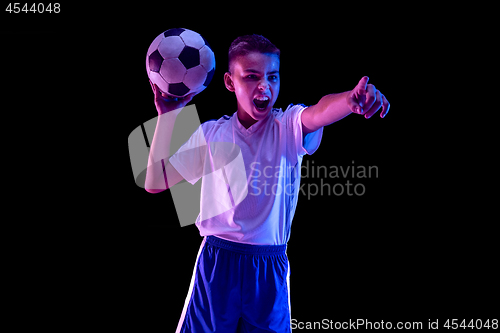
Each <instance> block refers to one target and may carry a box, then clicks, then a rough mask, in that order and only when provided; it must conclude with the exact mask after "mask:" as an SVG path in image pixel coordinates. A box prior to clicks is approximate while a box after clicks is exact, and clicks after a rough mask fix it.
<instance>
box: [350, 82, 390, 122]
mask: <svg viewBox="0 0 500 333" xmlns="http://www.w3.org/2000/svg"><path fill="white" fill-rule="evenodd" d="M368 80H369V78H368V76H363V77H362V78H361V80H360V81H359V83H358V84H357V85H356V87H355V88H354V89H353V90H352V91H351V92H350V93H349V94H348V95H347V96H346V99H347V105H348V106H349V108H350V109H351V111H352V112H354V113H357V114H362V115H364V116H365V118H366V119H368V118H370V117H371V116H373V115H374V114H375V113H376V112H377V111H378V110H379V109H380V107H382V111H381V112H380V117H382V118H384V117H385V116H386V115H387V112H389V107H390V104H389V101H388V100H387V98H385V96H384V95H382V93H381V92H380V91H379V90H377V89H375V86H374V85H373V84H368Z"/></svg>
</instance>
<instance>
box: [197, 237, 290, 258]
mask: <svg viewBox="0 0 500 333" xmlns="http://www.w3.org/2000/svg"><path fill="white" fill-rule="evenodd" d="M206 243H208V244H210V245H212V246H216V247H219V248H221V249H226V250H229V251H232V252H237V253H241V254H254V255H255V254H256V255H279V254H286V244H283V245H253V244H244V243H236V242H231V241H228V240H225V239H222V238H218V237H215V236H206Z"/></svg>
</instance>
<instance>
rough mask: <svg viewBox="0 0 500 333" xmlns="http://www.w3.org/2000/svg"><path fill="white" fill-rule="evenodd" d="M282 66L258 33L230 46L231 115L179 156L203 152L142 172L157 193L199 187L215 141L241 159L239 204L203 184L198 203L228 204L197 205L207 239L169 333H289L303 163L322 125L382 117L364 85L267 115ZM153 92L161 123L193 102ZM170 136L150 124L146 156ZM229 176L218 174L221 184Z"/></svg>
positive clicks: (225, 190) (380, 102)
mask: <svg viewBox="0 0 500 333" xmlns="http://www.w3.org/2000/svg"><path fill="white" fill-rule="evenodd" d="M279 67H280V51H279V49H278V48H276V46H274V45H273V44H272V43H271V42H270V41H269V40H267V39H266V38H264V37H262V36H259V35H249V36H242V37H239V38H237V39H236V40H235V41H234V42H233V43H232V44H231V46H230V48H229V71H228V72H227V73H225V75H224V83H225V85H226V88H227V89H228V90H229V91H231V92H234V93H235V95H236V101H237V111H236V112H235V113H234V114H233V115H232V116H224V117H222V118H220V119H219V120H217V121H209V122H206V123H203V124H202V125H201V126H200V129H199V131H197V132H195V134H193V135H192V137H191V139H190V140H188V142H186V144H185V145H184V146H183V147H181V149H179V152H180V151H186V150H188V149H192V148H193V147H200V146H203V147H205V148H204V149H199V150H195V151H196V153H191V154H182V153H176V154H174V155H173V156H172V157H171V158H170V159H169V160H166V159H165V160H162V164H161V165H160V164H159V163H156V164H155V163H151V169H148V173H147V177H146V189H147V191H148V192H151V193H156V192H159V191H162V190H164V189H166V188H169V187H171V186H173V185H175V184H176V183H177V182H179V181H181V180H183V179H186V180H187V181H189V182H190V183H194V182H196V181H197V180H198V179H199V178H201V177H202V176H203V175H206V174H207V171H206V170H205V169H204V168H205V167H206V165H208V168H210V166H211V167H212V171H213V165H214V163H215V164H217V162H214V156H219V155H218V154H219V152H217V151H216V150H217V149H216V148H213V147H214V146H211V144H212V143H221V142H223V143H231V144H233V145H234V146H232V148H230V149H235V148H234V147H237V148H236V150H237V153H238V154H240V153H241V155H242V157H243V164H244V169H245V170H244V171H245V172H244V173H243V174H244V175H246V177H245V178H244V183H245V187H246V188H245V193H246V196H245V197H244V198H243V199H241V198H240V199H238V200H236V199H235V197H236V196H237V195H238V194H237V193H236V192H235V191H234V188H232V187H230V186H227V187H224V186H222V187H221V186H208V185H207V186H205V184H204V183H202V201H203V200H204V198H208V197H210V198H211V199H213V198H219V197H221V196H223V195H225V196H227V195H229V197H230V198H231V202H232V203H233V205H231V207H229V208H228V209H227V210H226V211H225V212H223V213H220V214H218V215H214V214H211V215H210V214H208V215H207V214H206V213H204V206H205V207H207V208H206V209H209V208H208V206H209V205H204V204H203V202H202V205H201V212H200V217H198V219H197V221H196V226H197V227H198V229H199V230H200V234H201V236H203V237H204V238H203V241H202V244H201V247H200V250H199V252H198V257H197V260H196V265H195V269H194V272H193V278H192V280H191V285H190V287H189V292H188V295H187V298H186V303H185V305H184V309H183V311H182V315H181V318H180V321H179V324H178V327H177V331H176V332H196V333H201V332H204V333H205V332H280V333H281V332H291V317H290V295H289V276H290V269H289V264H288V258H287V256H286V246H287V245H286V244H287V242H288V239H289V237H290V228H291V223H292V219H293V216H294V213H295V208H296V204H297V199H298V191H299V188H300V178H301V177H300V166H301V163H302V157H303V156H304V155H305V154H312V153H314V152H315V151H316V149H317V148H318V147H319V144H320V141H321V137H322V133H323V127H324V126H326V125H329V124H331V123H334V122H336V121H338V120H340V119H342V118H344V117H345V116H347V115H348V114H350V113H357V114H363V115H365V117H366V118H370V117H371V116H372V115H373V114H375V113H376V112H377V111H378V110H379V109H380V108H381V107H382V111H381V117H384V116H385V115H386V114H387V112H388V110H389V103H388V101H387V99H386V98H385V97H384V96H383V95H382V94H381V93H380V92H379V91H377V90H376V89H375V87H374V86H373V85H371V84H368V78H367V77H363V78H362V79H361V80H360V81H359V83H358V85H357V86H356V87H355V88H354V89H353V90H352V91H349V92H344V93H340V94H331V95H326V96H324V97H323V98H321V100H320V101H319V102H318V103H317V104H316V105H313V106H309V107H304V106H302V105H290V106H288V108H287V109H286V110H285V111H282V110H281V109H274V108H273V106H274V102H275V101H276V99H277V97H278V93H279V89H280V74H279ZM153 91H154V93H155V104H156V108H157V110H158V113H159V114H160V115H164V114H166V113H168V112H171V111H173V110H176V109H177V110H178V109H179V108H182V107H184V106H185V105H186V104H187V103H188V102H189V101H191V99H192V98H193V96H194V95H193V94H192V95H188V96H187V97H186V98H184V99H171V98H168V96H166V95H165V94H163V93H162V92H160V91H159V89H158V87H157V86H156V85H153ZM175 112H177V113H178V112H179V111H175ZM172 119H175V117H174V118H172ZM159 123H160V121H158V124H159ZM171 126H173V125H172V124H171ZM167 127H168V126H167ZM167 132H168V130H165V129H162V128H161V127H160V126H159V125H157V129H156V132H155V136H154V139H153V144H152V145H151V152H150V158H151V155H153V154H155V152H158V151H159V150H163V151H162V154H163V156H169V154H168V153H165V150H166V149H167V148H166V147H168V144H165V142H167V143H168V142H169V140H170V138H169V135H170V134H168V133H167ZM200 137H201V139H200ZM205 141H206V142H205ZM200 142H203V143H205V144H203V143H201V144H200ZM210 150H211V151H210ZM208 151H210V152H208ZM226 155H227V154H226ZM208 160H210V161H208ZM207 161H208V162H207ZM219 164H220V163H219ZM154 165H156V167H155V166H154ZM203 165H205V166H203ZM154 168H156V169H154ZM217 168H220V166H219V167H217ZM231 177H232V176H231V175H226V174H224V179H225V181H226V184H228V180H227V179H228V178H231ZM204 181H205V178H204ZM158 184H160V185H158ZM222 184H223V183H222ZM212 185H213V184H212ZM206 200H208V199H206ZM204 214H205V215H204Z"/></svg>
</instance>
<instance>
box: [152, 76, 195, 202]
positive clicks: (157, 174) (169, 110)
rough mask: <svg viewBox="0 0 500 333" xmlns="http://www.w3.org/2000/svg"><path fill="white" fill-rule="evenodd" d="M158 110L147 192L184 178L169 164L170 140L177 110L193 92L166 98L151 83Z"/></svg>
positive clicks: (162, 188) (160, 188) (158, 189)
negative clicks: (179, 96) (176, 97)
mask: <svg viewBox="0 0 500 333" xmlns="http://www.w3.org/2000/svg"><path fill="white" fill-rule="evenodd" d="M151 87H152V88H153V92H154V94H155V105H156V109H157V111H158V121H157V123H156V129H155V134H154V137H153V142H152V143H151V148H150V150H149V160H148V169H147V172H146V182H145V184H144V187H145V189H146V191H148V192H149V193H158V192H162V191H164V190H166V189H167V188H170V187H172V186H174V185H175V184H177V183H178V182H180V181H181V180H183V179H184V178H183V177H182V176H181V174H179V172H177V170H176V169H175V168H174V167H173V166H172V165H171V164H170V162H169V161H168V158H169V157H170V142H171V139H172V131H173V128H174V124H175V119H176V117H177V115H178V114H179V112H180V111H181V110H182V108H183V107H184V106H186V104H187V103H189V102H190V101H191V99H192V98H193V97H194V95H195V94H194V93H192V94H189V95H187V96H186V97H184V98H183V99H179V100H167V99H165V96H162V93H161V91H160V89H159V88H158V86H157V85H153V84H151Z"/></svg>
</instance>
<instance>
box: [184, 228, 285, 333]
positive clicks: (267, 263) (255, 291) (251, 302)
mask: <svg viewBox="0 0 500 333" xmlns="http://www.w3.org/2000/svg"><path fill="white" fill-rule="evenodd" d="M289 272H290V269H289V264H288V257H287V255H286V245H249V244H242V243H235V242H230V241H227V240H224V239H221V238H217V237H214V236H207V237H205V238H204V239H203V242H202V244H201V248H200V251H199V252H198V258H197V261H196V265H195V269H194V272H193V277H192V279H191V284H190V286H189V292H188V295H187V297H186V303H185V304H184V309H183V311H182V315H181V318H180V320H179V325H178V326H177V330H176V333H180V332H182V333H186V332H190V333H207V332H222V333H233V332H252V333H253V332H255V333H257V332H280V333H286V332H291V331H292V330H291V325H290V321H291V318H290V292H289V275H290V274H289Z"/></svg>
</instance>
